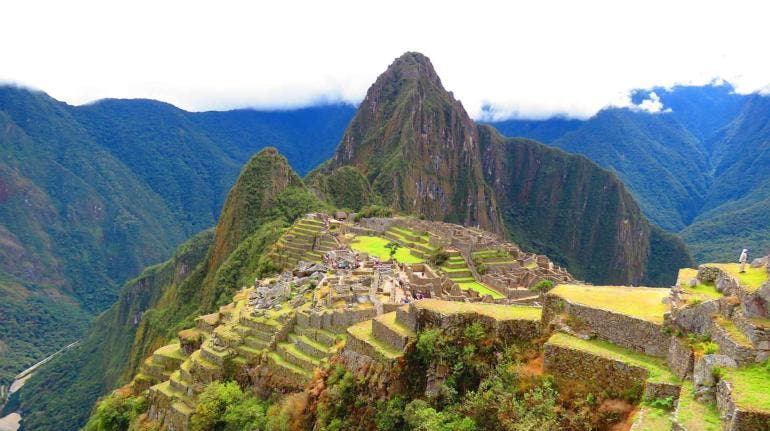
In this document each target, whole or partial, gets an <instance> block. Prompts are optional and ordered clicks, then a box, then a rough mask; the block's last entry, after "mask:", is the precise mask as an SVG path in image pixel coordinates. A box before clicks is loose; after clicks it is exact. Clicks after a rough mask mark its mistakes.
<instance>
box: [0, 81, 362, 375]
mask: <svg viewBox="0 0 770 431" xmlns="http://www.w3.org/2000/svg"><path fill="white" fill-rule="evenodd" d="M354 112H355V109H354V108H353V107H352V106H349V105H330V106H321V107H314V108H306V109H298V110H293V111H275V112H258V111H253V110H236V111H226V112H202V113H193V112H186V111H183V110H181V109H178V108H176V107H174V106H171V105H169V104H165V103H161V102H157V101H151V100H104V101H100V102H97V103H94V104H90V105H84V106H70V105H67V104H65V103H61V102H59V101H56V100H54V99H53V98H51V97H49V96H48V95H46V94H44V93H40V92H33V91H29V90H25V89H20V88H16V87H11V86H0V244H2V247H0V293H1V294H2V295H3V297H4V298H7V300H5V301H0V302H2V303H0V324H2V327H3V331H0V385H4V384H5V385H7V384H8V383H10V378H11V377H12V376H13V375H14V374H16V373H17V372H19V371H21V370H22V369H23V368H24V367H26V366H29V365H31V364H33V363H34V362H36V361H38V360H40V359H42V358H43V357H45V356H46V355H48V354H51V353H53V352H54V351H56V350H58V349H59V348H60V347H62V346H63V345H65V344H68V343H69V342H71V341H74V340H75V339H77V338H78V337H79V336H80V334H82V331H83V329H84V327H85V325H86V322H87V321H88V320H89V318H91V316H93V315H94V314H96V313H97V312H99V311H101V310H104V309H105V308H106V307H108V306H109V305H110V304H112V303H113V302H114V301H115V298H116V297H117V294H118V288H119V286H120V285H122V284H123V283H124V282H125V281H126V280H128V279H129V278H131V277H133V276H135V275H136V274H137V273H139V272H140V271H141V269H142V268H144V267H146V266H147V265H150V264H153V263H156V262H160V261H162V260H164V259H166V258H168V256H169V255H170V253H171V252H172V250H173V249H174V248H175V247H176V246H177V245H179V244H180V243H181V242H182V241H183V240H184V239H185V238H189V237H190V236H192V235H193V234H195V233H197V232H199V231H201V230H203V229H206V228H208V227H210V226H212V225H214V224H215V222H216V220H217V218H218V217H219V210H220V208H221V207H222V203H223V202H224V198H225V195H226V193H227V191H228V190H229V188H230V187H231V185H232V184H233V182H234V181H235V179H236V178H237V176H238V173H239V171H240V169H241V167H242V166H243V164H244V163H245V162H246V161H247V160H248V159H249V157H251V155H252V154H254V153H255V152H257V151H259V150H260V149H262V148H264V147H265V146H267V145H274V146H276V147H278V148H280V149H281V150H285V151H286V153H287V154H290V155H291V156H290V157H291V162H293V163H296V165H297V166H299V168H298V170H299V171H300V172H301V173H305V172H307V171H308V170H309V169H310V168H312V167H314V166H316V165H317V164H319V163H320V162H321V161H323V160H325V159H327V158H328V157H329V156H330V155H331V154H332V152H333V151H334V146H335V145H336V144H337V142H338V141H339V138H340V136H341V135H342V132H343V130H344V127H345V125H346V124H347V123H348V121H349V120H350V118H351V117H352V115H353V113H354Z"/></svg>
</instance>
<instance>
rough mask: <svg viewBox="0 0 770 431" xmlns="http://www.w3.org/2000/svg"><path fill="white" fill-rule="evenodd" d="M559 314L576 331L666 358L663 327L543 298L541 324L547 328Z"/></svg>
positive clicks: (666, 341)
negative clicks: (564, 315)
mask: <svg viewBox="0 0 770 431" xmlns="http://www.w3.org/2000/svg"><path fill="white" fill-rule="evenodd" d="M560 313H565V314H566V315H567V316H568V319H567V321H566V322H565V323H566V324H568V325H569V326H570V327H573V329H574V330H575V331H576V332H581V331H582V332H584V331H590V333H591V334H594V335H596V336H597V337H599V338H601V339H604V340H606V341H609V342H611V343H614V344H617V345H619V346H623V347H626V348H629V349H633V350H637V351H639V352H643V353H646V354H648V355H652V356H658V357H661V358H665V357H666V356H667V355H668V349H669V344H670V341H671V340H670V336H669V335H667V334H665V332H664V331H663V325H661V324H657V323H653V322H649V321H646V320H641V319H637V318H635V317H632V316H627V315H624V314H618V313H614V312H612V311H608V310H602V309H599V308H591V307H586V306H583V305H579V304H573V303H570V302H569V301H566V300H564V299H562V298H559V297H556V296H554V295H546V301H545V303H544V305H543V325H544V326H547V325H548V324H550V322H551V321H552V320H553V319H554V318H555V317H556V316H557V315H559V314H560Z"/></svg>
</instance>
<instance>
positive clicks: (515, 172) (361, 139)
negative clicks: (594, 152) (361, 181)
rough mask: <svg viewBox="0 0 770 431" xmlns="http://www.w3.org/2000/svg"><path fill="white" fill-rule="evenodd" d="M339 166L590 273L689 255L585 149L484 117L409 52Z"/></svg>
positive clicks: (679, 262) (409, 202)
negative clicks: (500, 129) (510, 131)
mask: <svg viewBox="0 0 770 431" xmlns="http://www.w3.org/2000/svg"><path fill="white" fill-rule="evenodd" d="M343 167H344V168H349V167H354V168H355V169H358V170H359V171H360V172H361V173H362V174H363V175H364V176H365V177H366V178H367V179H368V180H369V181H370V183H371V187H372V191H373V192H374V193H375V194H377V195H379V197H381V198H382V201H383V202H384V203H385V204H388V205H391V206H393V207H394V208H396V209H399V210H402V211H405V212H410V213H414V214H419V215H422V216H424V217H426V218H428V219H432V220H445V221H452V222H456V223H463V224H465V225H473V226H475V225H480V226H481V227H482V228H485V229H487V230H491V231H494V232H499V233H508V234H509V235H510V236H511V238H512V239H513V240H514V241H516V242H518V243H520V244H521V245H523V246H525V247H527V248H529V249H531V250H534V251H538V252H541V253H545V254H547V255H548V256H550V257H551V258H553V259H555V260H556V261H558V262H559V263H562V264H564V265H566V266H567V267H568V268H569V270H570V272H572V273H573V274H575V275H576V276H577V277H578V278H581V279H585V280H587V281H591V282H595V283H617V284H629V283H631V284H639V283H648V284H654V285H668V284H670V283H673V282H674V279H675V276H676V270H677V269H678V268H679V267H682V266H688V265H691V264H692V261H691V259H690V256H689V254H688V253H687V250H686V248H685V247H684V245H683V244H682V242H681V241H680V240H679V239H678V238H676V237H674V236H672V235H662V234H658V232H657V231H655V230H654V229H655V228H654V227H652V226H651V225H650V223H649V222H648V221H647V219H646V218H645V217H644V215H643V214H642V213H641V211H640V210H639V206H638V205H637V203H636V201H634V199H633V197H632V196H631V195H630V194H629V193H627V192H626V190H625V187H624V186H623V183H622V182H621V181H620V180H618V178H617V177H615V175H613V174H611V173H610V172H608V171H606V170H604V169H602V168H600V167H598V166H597V165H596V164H594V163H592V162H591V161H589V160H588V159H586V158H585V157H580V156H576V155H570V154H567V153H564V152H562V151H559V150H555V149H552V148H550V147H546V146H544V145H542V144H539V143H537V142H534V141H528V140H507V139H505V138H503V137H502V136H500V135H499V134H497V133H496V132H495V131H494V130H493V129H491V128H489V127H486V126H477V125H476V124H475V123H474V122H473V121H472V120H471V119H470V118H469V117H468V115H467V113H466V112H465V110H464V109H463V107H462V105H461V104H460V102H458V101H457V100H455V99H454V97H453V96H452V94H451V93H449V92H447V91H446V90H445V89H444V88H443V86H442V85H441V80H440V79H439V77H438V75H437V74H436V71H435V70H434V69H433V66H432V65H431V63H430V60H428V59H427V58H426V57H425V56H423V55H421V54H417V53H406V54H404V55H403V56H401V57H399V58H398V59H396V60H395V61H394V62H393V64H391V65H390V67H389V68H388V70H386V71H385V72H384V73H383V74H382V75H380V77H379V78H378V79H377V81H376V82H375V83H374V85H372V87H371V88H370V89H369V91H368V92H367V95H366V98H365V99H364V101H363V102H362V103H361V106H360V107H359V110H358V112H357V113H356V116H355V117H354V118H353V121H352V122H351V123H350V125H349V126H348V129H347V131H346V132H345V135H344V137H343V139H342V142H341V143H340V145H339V147H338V148H337V151H336V153H335V155H334V157H333V158H332V159H331V160H330V162H329V163H328V164H327V165H326V166H324V167H322V168H321V169H320V170H319V171H321V172H325V173H326V175H327V176H328V175H330V174H331V173H332V172H335V170H339V169H342V168H343ZM315 175H317V173H313V174H311V177H313V176H315ZM314 182H315V183H318V181H317V179H314ZM653 231H654V232H655V238H654V239H655V241H653V242H654V243H655V244H656V245H657V248H656V249H657V250H661V252H662V251H663V250H665V252H666V253H671V254H674V250H677V252H679V253H680V255H679V256H671V258H672V259H673V260H675V261H676V262H673V261H672V262H668V261H665V260H664V259H659V258H658V257H659V256H652V257H653V258H655V259H651V251H650V250H651V246H650V244H651V236H652V232H653ZM651 264H652V265H655V267H650V265H651Z"/></svg>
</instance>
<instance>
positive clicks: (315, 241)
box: [269, 217, 337, 268]
mask: <svg viewBox="0 0 770 431" xmlns="http://www.w3.org/2000/svg"><path fill="white" fill-rule="evenodd" d="M335 248H337V242H336V240H335V239H334V237H333V236H331V235H330V234H329V232H328V226H327V224H326V222H325V221H324V220H321V219H318V218H315V217H304V218H301V219H299V220H297V221H296V222H295V223H294V225H292V226H291V228H289V230H288V231H287V232H286V233H284V234H283V235H282V236H281V238H280V239H279V240H278V241H277V242H276V243H275V245H274V246H273V247H272V249H271V250H270V252H269V255H270V256H271V257H272V258H273V260H274V261H275V263H276V264H277V266H278V267H279V268H293V267H294V266H296V265H297V264H298V263H299V262H300V261H305V262H313V263H320V262H321V260H322V259H323V254H324V253H325V252H327V251H331V250H334V249H335Z"/></svg>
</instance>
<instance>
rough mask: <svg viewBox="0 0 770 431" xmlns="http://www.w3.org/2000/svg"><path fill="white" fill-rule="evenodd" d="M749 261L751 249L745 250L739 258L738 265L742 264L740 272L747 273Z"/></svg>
mask: <svg viewBox="0 0 770 431" xmlns="http://www.w3.org/2000/svg"><path fill="white" fill-rule="evenodd" d="M748 261H749V249H747V248H744V249H743V252H741V257H739V258H738V263H740V264H741V269H740V272H746V262H748Z"/></svg>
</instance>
